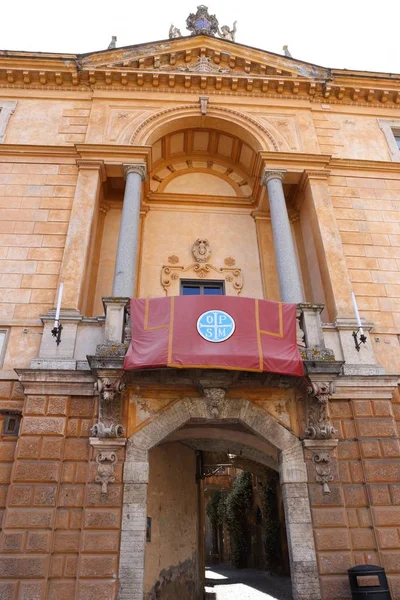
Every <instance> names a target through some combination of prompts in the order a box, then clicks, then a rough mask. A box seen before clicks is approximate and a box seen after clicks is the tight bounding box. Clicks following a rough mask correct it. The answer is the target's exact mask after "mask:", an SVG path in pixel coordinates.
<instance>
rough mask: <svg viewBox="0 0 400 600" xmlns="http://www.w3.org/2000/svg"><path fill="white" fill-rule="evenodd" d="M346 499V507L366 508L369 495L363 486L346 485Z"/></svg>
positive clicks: (344, 490)
mask: <svg viewBox="0 0 400 600" xmlns="http://www.w3.org/2000/svg"><path fill="white" fill-rule="evenodd" d="M343 492H344V497H345V499H346V506H366V505H367V495H366V493H365V488H364V486H363V485H344V486H343Z"/></svg>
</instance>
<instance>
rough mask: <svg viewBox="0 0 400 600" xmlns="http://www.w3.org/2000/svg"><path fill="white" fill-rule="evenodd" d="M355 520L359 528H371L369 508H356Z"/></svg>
mask: <svg viewBox="0 0 400 600" xmlns="http://www.w3.org/2000/svg"><path fill="white" fill-rule="evenodd" d="M357 519H358V525H359V526H360V527H372V518H371V511H370V509H369V508H357Z"/></svg>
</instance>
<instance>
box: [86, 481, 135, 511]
mask: <svg viewBox="0 0 400 600" xmlns="http://www.w3.org/2000/svg"><path fill="white" fill-rule="evenodd" d="M125 500H126V499H125ZM121 504H122V486H121V485H120V484H117V485H112V484H111V485H109V486H108V493H107V494H102V493H101V486H100V485H99V484H98V483H97V484H96V483H95V484H89V485H88V486H87V488H86V506H121Z"/></svg>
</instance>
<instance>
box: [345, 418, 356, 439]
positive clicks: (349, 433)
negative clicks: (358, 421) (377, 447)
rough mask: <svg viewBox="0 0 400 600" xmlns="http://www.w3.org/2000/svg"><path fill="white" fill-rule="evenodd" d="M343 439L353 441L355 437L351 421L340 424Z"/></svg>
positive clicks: (354, 429)
mask: <svg viewBox="0 0 400 600" xmlns="http://www.w3.org/2000/svg"><path fill="white" fill-rule="evenodd" d="M342 429H343V437H344V438H345V439H348V440H349V439H351V440H354V439H355V438H356V437H357V433H356V428H355V425H354V422H353V421H343V422H342Z"/></svg>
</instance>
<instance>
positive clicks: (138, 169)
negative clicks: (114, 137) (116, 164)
mask: <svg viewBox="0 0 400 600" xmlns="http://www.w3.org/2000/svg"><path fill="white" fill-rule="evenodd" d="M122 167H123V169H124V177H125V179H126V178H127V177H128V175H129V174H130V173H137V174H138V175H140V177H141V178H142V181H144V180H145V179H146V174H147V167H146V165H145V164H144V163H129V164H126V165H122Z"/></svg>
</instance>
